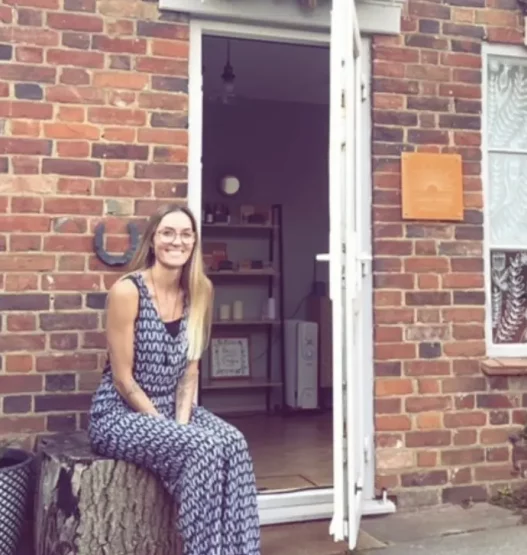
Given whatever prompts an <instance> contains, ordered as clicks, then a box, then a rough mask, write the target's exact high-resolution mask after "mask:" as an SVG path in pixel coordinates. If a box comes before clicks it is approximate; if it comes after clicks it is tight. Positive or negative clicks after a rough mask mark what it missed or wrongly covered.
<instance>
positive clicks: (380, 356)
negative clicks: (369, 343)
mask: <svg viewBox="0 0 527 555" xmlns="http://www.w3.org/2000/svg"><path fill="white" fill-rule="evenodd" d="M374 351H375V352H374V357H375V359H376V360H392V359H401V360H405V359H412V358H415V356H416V348H415V345H414V344H412V343H384V344H379V345H377V346H375V349H374Z"/></svg>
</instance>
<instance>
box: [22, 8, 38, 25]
mask: <svg viewBox="0 0 527 555" xmlns="http://www.w3.org/2000/svg"><path fill="white" fill-rule="evenodd" d="M18 24H19V25H28V26H30V27H41V26H42V12H40V11H37V10H29V9H24V8H20V9H19V10H18Z"/></svg>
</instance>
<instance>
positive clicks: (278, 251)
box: [199, 205, 285, 413]
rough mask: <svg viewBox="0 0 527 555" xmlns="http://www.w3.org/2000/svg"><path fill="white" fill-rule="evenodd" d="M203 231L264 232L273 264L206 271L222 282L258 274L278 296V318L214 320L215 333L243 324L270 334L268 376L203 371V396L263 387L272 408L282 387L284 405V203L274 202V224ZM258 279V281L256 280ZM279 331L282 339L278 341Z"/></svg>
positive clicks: (237, 235)
mask: <svg viewBox="0 0 527 555" xmlns="http://www.w3.org/2000/svg"><path fill="white" fill-rule="evenodd" d="M202 234H203V237H204V239H205V240H206V239H210V238H211V237H214V238H215V239H218V237H222V238H223V237H225V238H227V237H231V238H232V240H236V241H242V240H243V239H244V238H247V239H249V238H250V239H254V237H255V236H260V235H262V234H263V236H264V237H266V238H267V240H268V246H269V249H268V257H269V263H270V267H266V268H263V269H254V270H248V269H243V270H215V271H208V272H207V275H208V276H209V277H210V278H211V279H212V280H213V281H214V282H218V283H217V285H216V286H217V287H221V283H219V282H223V283H224V284H225V281H224V280H226V281H227V282H231V281H234V282H239V280H247V281H248V282H251V283H252V281H253V280H257V279H258V278H260V279H263V280H265V285H266V286H267V294H268V296H269V297H274V298H275V300H276V319H275V320H265V319H262V320H258V319H244V320H215V321H214V322H213V327H212V334H213V336H214V331H215V330H223V331H225V330H228V329H233V328H234V329H235V328H242V329H244V330H250V333H251V334H265V335H266V338H267V349H266V352H265V355H266V376H265V378H263V379H262V378H250V379H243V380H240V379H221V380H210V379H209V378H208V377H202V376H201V373H200V387H199V392H200V397H201V393H202V392H228V391H234V390H264V391H265V396H266V409H267V412H268V413H269V412H271V409H272V407H271V393H272V391H273V390H274V389H277V388H280V389H281V407H280V409H281V410H283V409H284V407H285V387H284V386H285V327H284V313H283V307H284V283H283V270H282V268H283V233H282V207H281V206H280V205H274V206H273V207H272V223H271V224H253V223H204V224H202ZM256 282H257V283H258V281H256ZM277 334H278V336H279V340H278V341H276V335H277ZM276 344H278V349H279V353H278V358H279V361H280V372H279V376H280V377H279V379H276V374H277V373H274V377H273V368H272V364H273V358H275V357H276V355H275V351H274V348H275V345H276Z"/></svg>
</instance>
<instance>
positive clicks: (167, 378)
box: [90, 273, 188, 421]
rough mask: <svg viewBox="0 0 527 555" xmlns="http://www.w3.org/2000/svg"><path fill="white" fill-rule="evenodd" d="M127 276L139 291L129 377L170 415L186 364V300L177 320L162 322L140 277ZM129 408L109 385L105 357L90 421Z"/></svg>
mask: <svg viewBox="0 0 527 555" xmlns="http://www.w3.org/2000/svg"><path fill="white" fill-rule="evenodd" d="M129 279H131V280H132V281H133V282H134V283H135V285H136V287H137V289H138V291H139V307H138V313H137V318H136V321H135V330H134V362H133V376H134V379H135V381H136V382H137V384H138V385H139V386H140V387H141V389H142V390H143V391H144V392H145V394H146V395H147V396H148V397H149V398H150V399H151V400H152V402H153V403H154V405H155V406H156V408H157V410H159V412H161V413H163V414H164V415H165V416H167V417H173V416H174V410H175V403H174V394H175V390H176V386H177V383H178V380H179V379H180V378H181V377H182V376H183V374H184V373H185V371H186V369H187V366H188V359H187V353H188V338H187V321H188V299H187V297H186V296H185V298H184V301H183V315H182V317H181V319H180V320H176V321H174V322H163V320H162V319H161V317H160V316H159V313H158V311H157V309H156V307H155V305H154V302H153V300H152V297H151V295H150V291H149V290H148V288H147V286H146V283H145V280H144V278H143V276H142V275H141V274H140V273H135V274H132V275H130V276H129ZM173 328H177V329H176V330H175V329H173ZM133 410H134V409H132V408H131V407H129V406H128V404H127V403H126V401H125V400H124V399H123V397H122V395H121V394H120V393H119V392H118V391H117V389H116V388H115V385H114V384H113V377H112V369H111V365H110V360H109V357H107V359H106V364H105V366H104V370H103V373H102V378H101V382H100V384H99V387H98V388H97V390H96V392H95V394H94V396H93V400H92V406H91V410H90V420H92V421H95V420H96V419H97V418H101V417H103V416H105V415H107V414H113V413H115V412H116V411H117V412H122V411H127V412H129V411H133Z"/></svg>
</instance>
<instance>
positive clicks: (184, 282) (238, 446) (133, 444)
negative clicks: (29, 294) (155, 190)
mask: <svg viewBox="0 0 527 555" xmlns="http://www.w3.org/2000/svg"><path fill="white" fill-rule="evenodd" d="M106 316H107V318H106V320H107V324H106V327H107V332H106V333H107V342H108V361H107V363H106V366H105V368H104V372H103V375H102V380H101V383H100V385H99V387H98V389H97V392H96V393H95V396H94V399H93V404H92V408H91V412H90V426H89V436H90V441H91V444H92V448H93V449H94V451H95V452H97V453H99V454H100V455H103V456H107V457H111V458H115V459H122V460H125V461H128V462H131V463H135V464H137V465H140V466H143V467H146V468H148V469H149V470H151V471H152V472H154V473H155V474H156V475H157V476H158V477H159V478H160V479H161V481H162V483H163V485H164V486H165V487H166V488H167V490H168V491H169V493H170V494H171V495H172V496H173V497H174V499H175V500H176V501H177V503H178V505H179V514H180V518H179V523H178V525H179V529H180V533H181V536H182V539H183V545H184V554H185V555H259V553H260V527H259V522H258V507H257V492H256V486H255V479H254V472H253V465H252V461H251V458H250V455H249V452H248V449H247V444H246V442H245V439H244V438H243V436H242V435H241V433H240V432H239V431H238V430H236V428H234V427H233V426H231V425H230V424H227V423H226V422H224V421H223V420H221V419H219V418H218V417H216V416H214V415H213V414H211V413H210V412H208V411H207V410H205V409H204V408H202V407H199V406H195V405H194V398H195V393H196V391H197V383H198V361H199V359H200V357H201V355H202V353H203V351H204V350H205V349H206V347H207V344H208V339H209V333H210V326H211V317H212V285H211V283H210V281H209V280H208V278H207V277H206V276H205V274H204V271H203V260H202V254H201V247H200V243H199V239H198V233H197V229H196V220H195V219H194V216H193V215H192V213H191V212H190V211H189V210H188V209H187V208H184V207H180V206H165V207H162V208H161V209H159V210H158V211H157V212H156V213H155V214H154V215H153V216H152V217H151V218H150V221H149V223H148V225H147V227H146V230H145V233H144V235H143V237H142V241H141V244H140V246H139V249H138V251H137V254H136V256H135V259H134V261H133V262H132V272H131V273H130V274H127V275H126V276H124V277H123V278H121V279H120V280H119V281H117V282H116V283H115V284H114V285H113V287H112V288H111V289H110V292H109V294H108V303H107V315H106ZM145 555H146V554H145Z"/></svg>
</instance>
